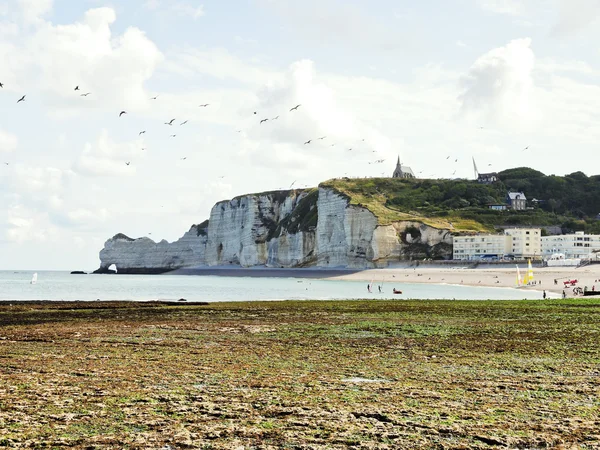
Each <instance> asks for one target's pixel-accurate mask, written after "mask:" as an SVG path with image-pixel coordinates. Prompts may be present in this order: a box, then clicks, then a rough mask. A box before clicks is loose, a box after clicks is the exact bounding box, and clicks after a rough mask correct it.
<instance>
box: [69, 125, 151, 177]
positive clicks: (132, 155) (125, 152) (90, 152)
mask: <svg viewBox="0 0 600 450" xmlns="http://www.w3.org/2000/svg"><path fill="white" fill-rule="evenodd" d="M142 144H143V142H142V140H135V141H132V142H128V143H116V142H114V141H112V140H111V139H110V138H109V136H108V131H107V130H103V131H102V133H101V134H100V137H99V138H98V141H97V142H96V143H95V144H91V143H89V142H88V143H86V144H85V147H84V149H83V151H82V153H81V155H80V156H79V158H78V159H77V161H76V162H75V164H74V165H73V170H74V171H75V172H76V173H78V174H81V175H90V176H111V175H133V174H135V172H136V166H135V162H136V161H137V160H139V159H140V158H141V157H142V156H143V151H142ZM127 163H129V165H127Z"/></svg>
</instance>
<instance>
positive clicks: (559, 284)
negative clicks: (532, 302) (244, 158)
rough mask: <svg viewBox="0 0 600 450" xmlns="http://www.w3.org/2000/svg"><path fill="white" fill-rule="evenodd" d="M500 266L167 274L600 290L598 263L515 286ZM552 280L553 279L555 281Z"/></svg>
mask: <svg viewBox="0 0 600 450" xmlns="http://www.w3.org/2000/svg"><path fill="white" fill-rule="evenodd" d="M510 266H511V265H506V266H501V267H490V266H485V267H481V266H480V267H477V268H468V267H447V266H446V267H433V266H431V265H421V266H419V267H411V266H408V265H401V266H399V267H388V268H380V269H343V268H337V269H328V268H298V269H278V268H269V267H253V268H238V267H235V268H231V267H214V268H212V267H211V268H202V267H196V268H186V269H178V270H175V271H172V272H169V273H168V274H169V275H189V276H191V275H197V276H230V277H266V278H309V279H323V280H348V281H366V282H369V281H372V282H374V283H386V284H389V283H392V284H394V283H395V284H397V286H396V287H397V288H398V289H401V285H402V284H405V283H410V284H412V283H425V284H426V283H431V284H438V285H455V286H471V287H478V286H481V287H499V288H513V289H525V290H528V291H539V292H540V293H542V292H543V291H547V292H551V293H554V294H562V292H563V290H564V291H565V293H566V295H567V297H572V294H573V287H572V286H568V287H565V285H564V284H563V282H564V281H565V280H578V283H577V285H576V286H577V287H581V288H583V287H585V286H587V287H588V289H590V290H591V289H592V288H595V289H596V290H599V289H600V265H590V266H586V267H582V268H575V267H534V268H533V278H534V283H535V284H531V285H527V286H521V287H517V285H516V279H517V272H516V265H513V266H512V267H510ZM519 269H520V271H521V276H522V277H523V276H525V274H526V272H527V266H526V265H521V266H520V267H519ZM555 280H556V282H555Z"/></svg>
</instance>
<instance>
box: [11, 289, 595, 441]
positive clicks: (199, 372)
mask: <svg viewBox="0 0 600 450" xmlns="http://www.w3.org/2000/svg"><path fill="white" fill-rule="evenodd" d="M599 340H600V301H599V300H576V301H575V300H567V301H544V302H542V301H518V302H517V301H515V302H512V301H511V302H509V301H503V302H482V301H472V302H459V301H455V302H450V301H395V302H394V301H344V302H339V301H338V302H329V301H327V302H325V301H305V302H248V303H211V304H198V305H194V304H173V305H165V304H158V303H120V302H114V303H102V302H93V303H78V302H76V303H62V302H52V303H24V302H20V303H17V302H13V303H11V304H9V303H2V304H0V448H2V447H5V448H49V449H52V448H56V449H62V448H75V449H165V450H166V449H171V450H174V449H213V448H214V449H221V448H222V449H280V448H281V449H345V448H354V449H375V448H378V449H379V448H381V449H385V448H388V449H396V448H462V449H466V448H469V449H470V448H481V449H485V448H505V447H508V448H582V449H586V448H600V400H599V396H598V393H599V392H600V344H599Z"/></svg>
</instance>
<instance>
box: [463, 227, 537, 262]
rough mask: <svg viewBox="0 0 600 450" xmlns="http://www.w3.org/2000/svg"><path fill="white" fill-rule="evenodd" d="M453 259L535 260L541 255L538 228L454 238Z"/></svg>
mask: <svg viewBox="0 0 600 450" xmlns="http://www.w3.org/2000/svg"><path fill="white" fill-rule="evenodd" d="M452 244H453V259H458V260H467V261H469V260H481V259H502V258H504V257H514V258H516V259H523V258H536V257H540V256H541V254H542V249H541V230H540V229H539V228H509V229H506V230H504V234H480V235H476V236H454V238H453V242H452Z"/></svg>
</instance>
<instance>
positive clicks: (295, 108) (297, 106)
mask: <svg viewBox="0 0 600 450" xmlns="http://www.w3.org/2000/svg"><path fill="white" fill-rule="evenodd" d="M301 106H302V105H296V106H294V107H293V108H292V109H290V112H291V111H296V110H297V109H298V108H300V107H301Z"/></svg>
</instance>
